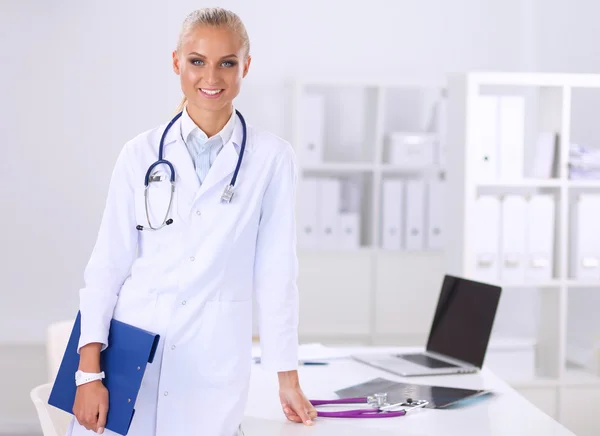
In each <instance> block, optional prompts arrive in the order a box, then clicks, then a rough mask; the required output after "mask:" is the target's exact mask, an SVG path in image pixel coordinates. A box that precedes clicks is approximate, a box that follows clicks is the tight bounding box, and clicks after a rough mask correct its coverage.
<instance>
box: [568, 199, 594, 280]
mask: <svg viewBox="0 0 600 436" xmlns="http://www.w3.org/2000/svg"><path fill="white" fill-rule="evenodd" d="M574 213H575V214H576V216H575V219H574V220H572V223H573V227H572V233H573V235H572V238H571V241H572V242H571V243H572V248H571V249H572V253H573V256H571V259H572V262H573V264H572V266H571V268H572V273H573V275H574V276H575V278H576V279H578V280H598V279H600V227H599V226H598V221H599V220H600V195H599V194H583V193H582V194H579V195H578V197H577V200H576V202H575V207H574Z"/></svg>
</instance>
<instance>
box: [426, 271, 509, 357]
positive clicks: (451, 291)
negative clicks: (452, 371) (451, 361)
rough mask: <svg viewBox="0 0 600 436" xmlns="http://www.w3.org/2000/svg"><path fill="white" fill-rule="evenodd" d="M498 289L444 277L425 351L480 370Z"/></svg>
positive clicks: (497, 299) (493, 315) (494, 313)
mask: <svg viewBox="0 0 600 436" xmlns="http://www.w3.org/2000/svg"><path fill="white" fill-rule="evenodd" d="M500 292H501V288H500V287H499V286H494V285H490V284H486V283H480V282H476V281H471V280H467V279H463V278H459V277H453V276H449V275H446V276H445V277H444V282H443V284H442V290H441V292H440V297H439V300H438V305H437V308H436V310H435V315H434V317H433V322H432V325H431V331H430V333H429V339H428V341H427V351H433V352H436V353H440V354H445V355H446V356H450V357H453V358H455V359H460V360H462V361H465V362H468V363H470V364H471V365H474V366H476V367H478V368H481V366H482V365H483V361H484V359H485V353H486V351H487V346H488V342H489V339H490V334H491V332H492V327H493V325H494V318H495V317H496V309H497V308H498V302H499V300H500Z"/></svg>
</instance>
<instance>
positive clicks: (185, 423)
mask: <svg viewBox="0 0 600 436" xmlns="http://www.w3.org/2000/svg"><path fill="white" fill-rule="evenodd" d="M164 128H165V126H161V127H159V128H157V129H153V130H151V131H148V132H145V133H143V134H141V135H139V136H137V137H136V138H134V139H133V140H131V141H130V142H128V143H127V144H126V145H125V146H124V148H123V149H122V151H121V153H120V155H119V157H118V159H117V162H116V165H115V168H114V171H113V175H112V179H111V182H110V187H109V193H108V198H107V202H106V207H105V211H104V215H103V218H102V223H101V227H100V231H99V234H98V239H97V242H96V245H95V247H94V250H93V253H92V255H91V258H90V260H89V263H88V265H87V268H86V270H85V287H84V288H83V289H82V290H81V292H80V310H81V314H82V334H81V338H80V343H79V345H80V346H83V345H84V344H87V343H90V342H101V343H103V344H108V336H107V335H108V326H109V322H110V319H111V317H113V316H114V318H115V319H118V320H121V321H124V322H127V323H130V324H134V325H136V326H139V327H141V328H143V329H147V330H150V331H153V332H156V333H158V334H160V335H161V339H160V345H159V347H158V351H157V354H156V357H155V360H154V362H153V363H152V364H150V365H148V367H147V370H146V373H145V375H144V379H143V383H142V388H141V391H140V394H139V396H138V398H137V401H136V404H135V408H136V413H135V415H134V419H133V422H132V426H131V430H130V432H129V435H130V436H153V435H156V436H189V435H191V434H193V435H206V436H232V435H234V434H236V431H237V429H238V426H239V424H240V422H241V421H242V419H243V414H244V409H245V404H246V396H247V391H248V384H249V376H250V369H251V368H250V365H251V341H252V325H253V323H252V315H253V304H252V299H253V295H255V297H256V303H257V307H256V309H257V310H256V313H257V316H258V326H259V331H260V337H261V347H262V362H261V363H262V364H261V366H262V367H263V368H264V369H266V370H270V371H273V374H274V376H275V372H277V371H286V370H292V369H296V367H297V363H298V359H297V345H298V342H297V324H298V292H297V286H296V278H297V270H298V266H297V257H296V228H295V227H296V226H295V217H294V206H295V187H296V162H295V155H294V153H293V150H292V148H291V146H290V144H289V143H287V142H286V141H284V140H282V139H280V138H278V137H276V136H275V135H273V134H271V133H268V132H266V131H263V130H260V129H257V128H253V127H252V126H251V125H248V138H247V143H246V150H245V153H244V158H243V163H242V165H241V168H240V171H239V176H238V179H237V182H236V185H235V186H236V190H235V195H234V197H233V200H232V202H231V203H229V204H222V203H221V202H220V198H221V194H222V192H223V189H224V187H225V186H226V185H227V184H229V182H230V180H231V177H232V175H233V171H234V169H235V166H236V163H237V159H238V153H239V145H240V144H241V141H242V127H241V122H240V120H239V118H237V119H236V124H235V129H234V132H233V135H232V138H231V140H230V141H229V142H228V143H227V144H225V146H224V147H223V149H222V150H221V152H220V153H219V155H218V157H217V158H216V160H215V162H214V163H213V165H212V167H211V169H210V171H209V172H208V174H207V176H206V178H205V181H204V183H203V184H202V185H201V186H200V183H199V181H198V177H197V175H196V172H195V171H194V167H193V162H192V160H191V157H190V156H189V152H188V150H187V149H186V146H185V144H184V142H183V140H182V138H181V134H180V120H178V121H177V122H176V123H175V124H174V125H173V126H172V128H171V129H170V130H169V133H168V135H167V136H166V138H165V147H164V150H165V158H166V159H168V160H169V161H170V162H171V163H172V164H173V166H174V168H175V171H176V181H175V183H176V185H175V186H176V188H175V196H174V199H173V205H172V215H171V216H172V218H173V224H171V225H169V226H167V227H164V228H162V229H160V230H158V231H152V230H142V231H138V230H136V225H138V224H141V225H144V226H147V225H148V223H147V220H146V212H145V208H144V175H145V173H146V170H147V168H148V167H149V166H150V165H151V164H152V163H153V162H154V161H156V159H157V155H158V144H159V141H160V136H161V135H162V133H163V131H164ZM156 170H157V171H159V172H160V173H162V174H165V175H168V174H169V173H168V168H167V167H166V166H164V165H161V166H159V167H157V168H156ZM167 179H168V177H167ZM156 183H157V182H154V184H156ZM160 185H162V186H163V187H161V188H155V187H154V186H153V188H152V190H151V191H150V193H149V194H150V197H149V200H150V205H151V207H152V208H151V210H150V216H151V218H152V223H153V225H156V224H158V223H160V222H162V220H163V216H164V211H165V208H166V207H167V205H168V195H169V189H170V184H169V183H168V181H167V182H161V183H160ZM157 208H158V209H157ZM113 311H114V312H113ZM109 413H110V411H109ZM92 433H93V432H91V431H89V432H88V431H87V430H85V428H84V427H82V426H80V425H79V424H78V423H77V422H76V420H75V419H74V420H73V422H72V425H71V428H70V430H69V432H68V433H67V434H68V435H70V436H79V435H84V434H92ZM105 434H107V435H111V434H114V433H112V432H110V431H105Z"/></svg>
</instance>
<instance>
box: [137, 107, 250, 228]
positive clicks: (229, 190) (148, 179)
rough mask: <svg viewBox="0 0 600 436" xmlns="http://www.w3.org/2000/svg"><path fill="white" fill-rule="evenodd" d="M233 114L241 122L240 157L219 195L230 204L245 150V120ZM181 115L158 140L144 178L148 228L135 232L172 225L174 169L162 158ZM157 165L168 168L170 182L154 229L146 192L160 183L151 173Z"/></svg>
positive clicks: (171, 122) (176, 116)
mask: <svg viewBox="0 0 600 436" xmlns="http://www.w3.org/2000/svg"><path fill="white" fill-rule="evenodd" d="M235 113H236V115H237V116H238V117H239V119H240V121H241V122H242V145H241V147H240V155H239V157H238V160H237V164H236V166H235V171H234V172H233V177H232V178H231V182H230V183H229V185H227V186H226V187H225V190H224V191H223V194H222V195H221V203H231V199H232V198H233V193H234V187H235V182H236V180H237V177H238V173H239V171H240V167H241V165H242V160H243V158H244V150H245V149H246V120H244V117H243V116H242V114H241V113H240V111H238V110H237V109H236V110H235ZM182 114H183V111H181V112H179V113H178V114H177V115H175V116H174V117H173V119H172V120H171V121H170V122H169V124H167V127H166V128H165V130H164V132H163V134H162V136H161V138H160V144H159V146H158V160H157V161H156V162H154V163H153V164H152V165H150V166H149V167H148V170H147V171H146V176H145V177H144V186H145V189H144V205H145V209H146V220H147V221H148V227H145V226H142V225H139V224H138V225H137V226H136V227H135V228H136V229H137V230H159V229H162V228H163V227H165V226H168V225H171V224H173V218H171V217H170V214H171V206H172V204H173V195H174V194H175V168H174V167H173V164H172V163H171V162H169V161H168V160H167V159H165V158H164V146H165V138H166V136H167V133H168V132H169V129H170V128H171V127H173V124H175V122H176V121H177V120H178V119H179V118H180V117H181V115H182ZM158 165H166V166H167V167H169V172H170V182H171V194H170V196H169V205H168V206H167V210H166V212H165V216H164V218H163V220H162V223H161V224H160V225H159V226H157V227H154V226H153V225H152V223H151V222H150V212H149V211H148V203H149V199H148V190H149V187H150V183H152V182H157V181H158V182H160V181H162V177H161V176H155V175H153V174H152V171H153V170H154V168H156V167H157V166H158Z"/></svg>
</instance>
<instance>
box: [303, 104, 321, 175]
mask: <svg viewBox="0 0 600 436" xmlns="http://www.w3.org/2000/svg"><path fill="white" fill-rule="evenodd" d="M303 109H304V125H303V142H302V144H301V156H300V157H301V159H302V161H303V162H304V163H308V164H316V163H321V162H322V160H323V142H324V126H325V98H324V96H322V95H319V94H306V95H305V96H304V99H303Z"/></svg>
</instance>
